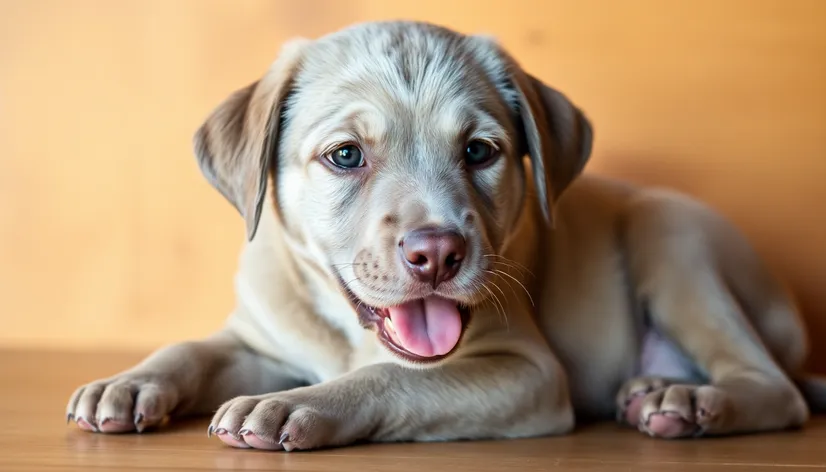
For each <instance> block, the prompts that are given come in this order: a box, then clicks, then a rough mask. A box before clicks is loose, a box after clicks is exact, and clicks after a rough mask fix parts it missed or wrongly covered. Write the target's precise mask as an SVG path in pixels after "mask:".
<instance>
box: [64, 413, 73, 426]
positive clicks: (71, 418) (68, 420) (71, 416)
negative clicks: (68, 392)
mask: <svg viewBox="0 0 826 472" xmlns="http://www.w3.org/2000/svg"><path fill="white" fill-rule="evenodd" d="M73 419H75V415H73V414H71V413H67V414H66V424H69V423H71V422H72V420H73Z"/></svg>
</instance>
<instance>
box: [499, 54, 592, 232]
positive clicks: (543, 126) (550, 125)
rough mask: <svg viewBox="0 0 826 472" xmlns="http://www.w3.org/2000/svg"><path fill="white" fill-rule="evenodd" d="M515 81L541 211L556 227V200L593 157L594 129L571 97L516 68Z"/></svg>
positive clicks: (513, 74) (513, 75)
mask: <svg viewBox="0 0 826 472" xmlns="http://www.w3.org/2000/svg"><path fill="white" fill-rule="evenodd" d="M512 80H513V85H514V87H515V89H516V90H515V91H516V95H517V101H518V106H519V115H520V118H521V120H522V128H523V131H524V134H525V136H524V138H525V144H526V145H527V152H528V154H529V155H530V160H531V167H532V171H533V178H534V184H535V187H536V192H537V196H538V198H539V204H540V208H541V209H542V213H543V215H544V216H545V219H546V220H547V222H548V223H549V224H550V225H553V223H554V221H553V210H554V205H555V204H556V201H557V200H558V199H559V197H560V196H561V195H562V193H563V192H564V191H565V189H567V188H568V186H569V185H570V184H571V182H573V181H574V179H575V178H576V177H577V176H579V174H580V173H581V172H582V169H583V168H584V167H585V164H586V163H587V162H588V159H589V158H590V156H591V147H592V143H593V130H592V128H591V123H590V122H589V121H588V119H587V118H586V117H585V115H584V114H583V113H582V111H580V110H579V109H578V108H577V107H576V106H574V105H573V104H572V103H571V102H570V100H568V98H566V97H565V96H564V95H562V94H561V93H560V92H558V91H556V90H554V89H552V88H551V87H548V86H547V85H545V84H543V83H542V82H541V81H540V80H538V79H536V78H535V77H533V76H531V75H530V74H527V73H525V72H524V71H522V70H521V69H520V68H519V67H518V66H515V65H514V66H513V73H512Z"/></svg>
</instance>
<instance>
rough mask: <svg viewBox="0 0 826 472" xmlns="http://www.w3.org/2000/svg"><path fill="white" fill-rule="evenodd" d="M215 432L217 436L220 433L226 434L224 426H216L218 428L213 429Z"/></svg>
mask: <svg viewBox="0 0 826 472" xmlns="http://www.w3.org/2000/svg"><path fill="white" fill-rule="evenodd" d="M215 434H217V435H218V436H220V435H222V434H227V430H226V429H224V428H218V429H216V430H215Z"/></svg>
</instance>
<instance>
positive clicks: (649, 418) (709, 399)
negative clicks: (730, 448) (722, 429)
mask: <svg viewBox="0 0 826 472" xmlns="http://www.w3.org/2000/svg"><path fill="white" fill-rule="evenodd" d="M728 410H729V402H728V397H727V395H726V393H725V392H724V391H723V390H721V389H719V388H716V387H713V386H711V385H702V386H696V385H670V386H666V387H663V388H659V389H655V390H653V391H651V392H649V393H647V394H645V395H644V396H643V397H642V400H641V401H640V404H639V416H638V418H637V427H638V428H639V430H640V431H642V432H643V433H646V434H648V435H649V436H652V437H657V438H666V439H676V438H685V437H697V436H703V435H705V434H708V433H713V432H714V431H715V430H716V429H718V428H717V426H718V425H719V424H720V422H722V421H724V418H725V415H726V414H727V411H728Z"/></svg>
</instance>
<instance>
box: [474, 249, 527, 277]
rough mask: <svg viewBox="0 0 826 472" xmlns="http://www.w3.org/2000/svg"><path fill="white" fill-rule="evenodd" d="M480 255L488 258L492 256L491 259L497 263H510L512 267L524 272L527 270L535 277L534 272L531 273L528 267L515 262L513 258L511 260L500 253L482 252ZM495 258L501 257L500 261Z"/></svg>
mask: <svg viewBox="0 0 826 472" xmlns="http://www.w3.org/2000/svg"><path fill="white" fill-rule="evenodd" d="M482 257H490V258H494V261H492V262H498V263H500V264H504V265H510V266H512V267H514V268H519V269H520V270H524V271H525V272H527V273H528V274H530V275H531V277H535V275H534V273H533V272H531V270H530V269H528V268H527V267H525V266H524V265H522V264H520V263H518V262H516V261H515V260H513V259H508V258H507V257H505V256H502V255H500V254H483V255H482ZM496 258H499V259H501V261H496Z"/></svg>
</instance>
